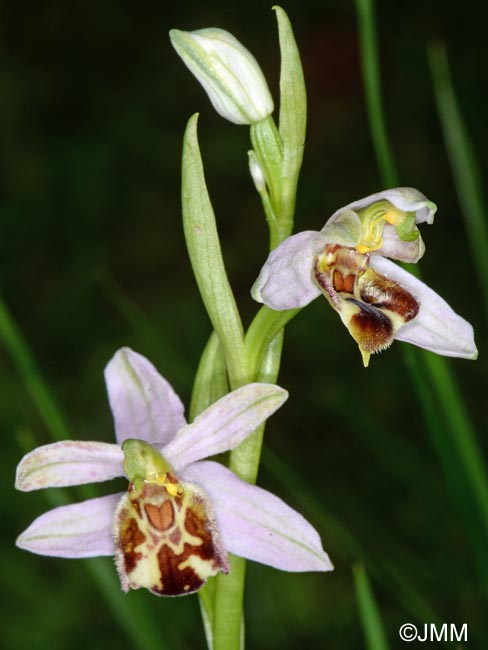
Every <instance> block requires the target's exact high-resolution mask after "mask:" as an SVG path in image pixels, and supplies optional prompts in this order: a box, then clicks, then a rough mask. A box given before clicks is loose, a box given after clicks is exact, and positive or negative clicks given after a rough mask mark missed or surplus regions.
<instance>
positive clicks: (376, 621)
mask: <svg viewBox="0 0 488 650" xmlns="http://www.w3.org/2000/svg"><path fill="white" fill-rule="evenodd" d="M352 572H353V576H354V587H355V590H356V600H357V603H358V609H359V616H360V618H361V624H362V626H363V632H364V637H365V640H366V648H367V650H388V643H387V640H386V635H385V630H384V628H383V622H382V620H381V614H380V611H379V609H378V605H377V603H376V601H375V598H374V594H373V591H372V589H371V585H370V583H369V580H368V576H367V575H366V571H365V569H364V566H363V565H362V564H355V565H354V566H353V568H352Z"/></svg>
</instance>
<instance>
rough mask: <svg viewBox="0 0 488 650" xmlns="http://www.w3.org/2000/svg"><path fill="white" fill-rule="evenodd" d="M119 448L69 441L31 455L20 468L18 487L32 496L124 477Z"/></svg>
mask: <svg viewBox="0 0 488 650" xmlns="http://www.w3.org/2000/svg"><path fill="white" fill-rule="evenodd" d="M123 460H124V455H123V453H122V450H121V449H120V447H119V445H112V444H109V443H107V442H85V441H80V440H65V441H63V442H53V443H52V444H50V445H44V446H43V447H38V448H37V449H34V451H31V452H30V453H29V454H27V455H26V456H24V458H22V460H21V461H20V463H19V464H18V466H17V476H16V481H15V487H16V488H17V489H18V490H22V491H24V492H28V491H30V490H39V489H41V488H46V487H62V486H66V485H80V484H82V483H99V482H100V481H108V480H109V479H112V478H115V477H116V476H124V468H123Z"/></svg>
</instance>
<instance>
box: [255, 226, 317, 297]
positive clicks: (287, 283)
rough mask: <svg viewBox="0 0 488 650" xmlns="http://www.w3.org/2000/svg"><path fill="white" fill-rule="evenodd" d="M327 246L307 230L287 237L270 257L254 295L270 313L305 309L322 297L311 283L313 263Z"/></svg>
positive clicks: (312, 232)
mask: <svg viewBox="0 0 488 650" xmlns="http://www.w3.org/2000/svg"><path fill="white" fill-rule="evenodd" d="M324 245H325V239H324V237H323V235H321V234H320V233H319V232H316V231H314V230H306V231H304V232H300V233H298V235H293V237H288V239H285V241H284V242H283V243H282V244H280V245H279V246H278V247H277V248H275V249H274V251H273V252H272V253H271V254H270V255H269V257H268V259H267V260H266V262H265V264H264V266H263V268H262V269H261V273H260V274H259V277H258V279H257V280H256V282H255V283H254V285H253V287H252V289H251V295H252V297H253V298H254V300H256V301H257V302H262V303H264V304H265V305H268V307H271V309H276V310H281V309H294V308H296V307H305V305H308V303H309V302H311V301H312V300H314V298H317V296H319V295H320V291H319V290H318V289H317V287H316V285H315V284H314V282H313V281H312V261H313V257H314V255H316V254H317V253H319V252H320V251H321V249H322V247H323V246H324Z"/></svg>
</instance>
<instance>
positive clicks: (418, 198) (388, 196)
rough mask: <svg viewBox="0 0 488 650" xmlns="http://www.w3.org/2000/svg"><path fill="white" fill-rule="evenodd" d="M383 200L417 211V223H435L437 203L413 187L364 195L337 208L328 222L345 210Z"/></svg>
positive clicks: (403, 208)
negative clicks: (362, 197)
mask: <svg viewBox="0 0 488 650" xmlns="http://www.w3.org/2000/svg"><path fill="white" fill-rule="evenodd" d="M383 200H386V201H389V202H390V203H392V204H393V205H394V206H395V207H396V208H398V209H399V210H403V211H404V212H416V215H415V222H416V223H423V222H424V221H426V222H427V223H433V221H434V213H435V211H436V210H437V206H436V205H435V203H432V201H429V200H428V198H427V197H426V196H425V195H424V194H422V192H419V191H418V190H416V189H415V188H413V187H395V188H393V189H391V190H383V191H382V192H376V193H375V194H370V195H369V196H366V197H364V199H359V200H358V201H353V202H352V203H348V204H347V205H346V206H344V207H343V208H339V210H336V211H335V212H334V214H333V215H332V216H331V217H330V219H329V220H328V221H327V223H329V222H331V221H333V219H334V218H335V216H336V215H337V214H339V213H340V212H342V211H343V210H346V209H349V210H360V209H361V208H365V207H367V206H368V205H371V204H372V203H376V202H377V201H383Z"/></svg>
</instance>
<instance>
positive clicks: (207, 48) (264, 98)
mask: <svg viewBox="0 0 488 650" xmlns="http://www.w3.org/2000/svg"><path fill="white" fill-rule="evenodd" d="M170 39H171V43H172V44H173V47H174V48H175V50H176V51H177V53H178V54H179V56H180V57H181V58H182V59H183V62H184V63H185V65H186V66H187V67H188V68H189V69H190V71H191V72H192V73H193V74H194V75H195V77H196V78H197V79H198V81H199V82H200V83H201V84H202V86H203V87H204V89H205V91H206V92H207V94H208V96H209V98H210V101H211V102H212V104H213V106H214V108H215V110H216V111H217V112H218V113H219V114H220V115H222V117H225V118H226V119H228V120H229V121H230V122H234V124H255V123H256V122H260V121H261V120H264V119H265V118H266V117H267V116H268V115H270V114H271V113H272V112H273V108H274V106H273V99H272V97H271V94H270V92H269V88H268V85H267V83H266V79H265V78H264V75H263V73H262V71H261V68H260V67H259V64H258V62H257V61H256V59H255V58H254V57H253V55H252V54H251V53H250V52H249V50H247V49H246V48H245V47H244V46H243V45H242V44H241V43H240V42H239V41H238V40H237V39H236V38H235V37H234V36H232V34H229V32H226V31H225V30H223V29H217V28H208V29H200V30H197V31H194V32H183V31H180V30H178V29H172V30H171V31H170Z"/></svg>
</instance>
